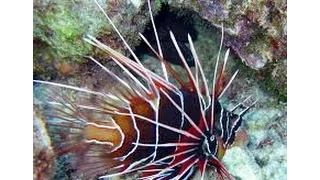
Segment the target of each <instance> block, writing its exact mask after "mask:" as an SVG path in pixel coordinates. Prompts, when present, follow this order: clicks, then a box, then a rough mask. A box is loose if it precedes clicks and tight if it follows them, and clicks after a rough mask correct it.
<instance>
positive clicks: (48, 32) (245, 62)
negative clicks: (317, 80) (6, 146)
mask: <svg viewBox="0 0 320 180" xmlns="http://www.w3.org/2000/svg"><path fill="white" fill-rule="evenodd" d="M99 3H100V4H101V5H103V8H104V9H105V10H106V11H107V13H108V14H109V16H110V17H112V20H113V22H114V23H115V25H116V26H117V27H118V29H119V30H120V32H121V33H122V35H123V36H124V38H125V39H126V40H127V41H128V43H129V44H130V46H131V47H133V48H134V49H135V52H136V53H137V54H138V55H139V56H140V57H141V58H142V59H143V62H144V64H146V66H147V67H149V68H150V69H152V70H153V71H156V72H157V71H160V69H159V67H160V63H159V62H158V61H156V60H155V59H154V57H152V55H151V54H150V53H149V52H148V51H145V47H144V46H143V43H142V42H141V40H140V38H139V36H138V33H139V32H142V33H144V34H145V35H146V36H147V37H148V33H150V32H149V30H150V29H151V26H150V22H149V21H150V17H149V14H148V8H147V5H146V2H145V1H142V0H141V1H140V0H131V1H130V0H121V1H119V0H110V1H99ZM286 6H287V2H286V1H274V0H259V1H246V0H229V1H228V0H225V1H224V0H222V1H216V0H215V1H210V0H189V1H188V0H185V1H170V0H156V1H154V2H153V10H154V12H155V13H154V16H155V21H156V26H157V28H158V29H159V30H158V31H159V35H160V39H161V42H163V43H164V44H166V42H169V41H170V38H168V33H167V31H168V29H171V30H172V31H173V32H174V33H175V34H178V35H179V36H177V41H178V42H179V44H180V45H181V46H182V47H183V48H184V49H185V50H186V51H187V50H188V44H187V33H190V34H191V36H192V37H193V39H194V45H195V48H196V51H197V54H198V56H199V59H200V60H201V62H202V65H203V67H204V71H205V74H206V77H207V78H208V79H212V71H213V67H214V63H215V59H216V55H217V53H218V49H219V43H220V38H221V23H222V22H223V23H224V28H225V39H224V44H223V45H224V50H223V51H226V49H227V48H230V50H231V56H230V57H229V58H230V59H229V64H228V69H229V70H230V71H233V70H234V69H240V72H239V74H238V76H237V78H236V79H235V80H234V82H233V84H232V86H231V87H230V89H228V95H227V96H225V97H224V99H223V105H224V106H226V107H233V106H234V105H235V104H237V102H239V101H240V100H241V99H244V98H245V97H248V96H249V95H253V96H254V97H257V98H259V102H258V103H257V105H255V107H254V108H252V110H250V111H249V112H248V113H247V115H246V116H245V117H244V121H243V128H244V129H245V130H246V133H244V134H241V138H242V141H240V142H239V144H237V145H236V146H235V147H233V148H231V149H229V150H228V151H227V153H226V155H225V157H224V158H223V159H222V160H223V162H224V163H225V165H226V167H227V169H228V170H229V172H230V173H231V174H232V175H234V176H235V177H236V179H243V180H251V179H252V180H254V179H257V180H259V179H270V180H272V179H274V180H282V179H286V178H287V103H286V101H287V34H286V33H287V32H286V28H287V27H286V23H287V20H286V19H287V17H286V15H287V10H286ZM33 8H34V9H33V23H34V29H33V47H34V49H33V55H34V59H33V71H34V73H33V76H34V79H41V80H46V81H54V82H63V83H66V84H76V85H78V86H86V87H88V88H90V87H97V86H98V87H100V88H106V87H109V86H110V85H112V82H108V80H106V79H105V74H103V73H102V72H101V70H100V69H99V68H97V67H96V66H93V64H92V63H91V62H89V61H88V60H87V59H86V58H85V56H88V55H91V56H93V57H96V59H99V60H101V61H100V62H102V63H103V64H104V65H105V66H107V67H109V68H110V69H114V71H119V68H117V66H116V65H115V64H114V63H113V62H111V61H109V59H108V57H107V56H106V55H105V54H104V53H103V52H101V51H100V50H98V49H96V48H94V47H92V46H91V45H89V44H88V43H86V42H85V41H84V40H83V39H82V38H83V37H85V36H86V35H87V34H89V35H92V36H94V37H96V38H97V39H99V40H100V41H101V42H103V43H105V44H108V45H109V46H110V47H112V48H114V49H115V50H117V51H119V52H121V53H123V54H125V55H127V56H129V52H128V51H127V50H126V48H125V47H124V46H123V44H122V42H121V41H120V39H119V38H118V37H117V35H116V33H115V32H114V31H113V30H112V28H111V26H110V25H109V24H108V22H107V21H106V19H105V17H104V16H103V14H102V13H101V11H99V9H98V8H97V7H96V5H95V3H94V2H93V1H89V0H73V1H65V0H56V1H50V0H34V5H33ZM162 32H163V33H162ZM150 37H151V36H150ZM151 42H152V40H151ZM164 49H165V50H164V51H165V52H168V56H170V58H167V59H170V62H171V63H173V64H176V65H175V66H174V68H175V69H176V70H179V69H181V67H180V66H179V62H178V60H177V57H176V56H175V54H176V53H170V52H171V47H170V44H169V43H168V46H164ZM187 57H188V56H187ZM189 63H190V65H192V63H193V62H192V60H190V62H189ZM181 73H182V72H181ZM209 85H210V84H209ZM41 93H43V91H42V90H41V87H38V86H36V85H35V86H34V120H33V124H34V133H33V138H34V139H33V146H34V147H33V148H34V151H33V161H34V179H68V178H70V177H69V176H70V173H72V170H70V169H68V168H67V167H68V159H67V158H65V157H64V158H58V159H53V158H52V157H53V154H54V152H53V149H52V148H51V147H50V143H51V142H50V137H49V136H48V134H47V133H46V129H45V126H44V124H43V121H44V119H43V118H44V117H43V116H42V115H41V112H40V111H39V110H38V107H37V102H38V99H39V98H41ZM211 175H212V173H211V172H210V171H208V172H207V176H206V177H207V178H208V179H213V178H214V177H211ZM197 177H199V176H197V175H196V176H195V177H194V179H197ZM130 178H131V177H128V179H130Z"/></svg>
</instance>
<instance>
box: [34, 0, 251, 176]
mask: <svg viewBox="0 0 320 180" xmlns="http://www.w3.org/2000/svg"><path fill="white" fill-rule="evenodd" d="M97 5H98V7H99V8H100V9H101V10H102V8H101V6H100V5H99V4H98V3H97ZM148 5H149V11H150V15H151V21H152V23H153V19H152V13H151V7H150V6H151V5H150V1H148ZM102 11H103V10H102ZM103 12H104V11H103ZM104 14H105V15H106V17H107V19H108V20H109V22H110V24H111V25H112V26H113V27H114V28H115V26H114V25H113V23H112V21H111V20H110V18H109V17H108V16H107V14H106V13H105V12H104ZM153 26H154V24H153ZM115 30H116V31H117V33H118V35H119V36H120V38H121V39H122V40H123V42H124V44H125V46H126V47H127V48H128V49H129V51H130V52H131V53H132V56H133V57H134V60H135V61H133V60H130V59H129V58H127V57H125V56H123V55H122V54H120V53H118V52H116V51H115V50H113V49H111V48H110V47H108V46H107V45H104V44H102V43H101V42H99V41H98V40H96V39H95V38H93V37H91V36H89V38H88V39H86V40H87V41H88V42H89V43H91V44H92V45H94V46H96V47H98V48H100V49H102V50H103V51H105V52H106V53H108V54H109V55H110V56H111V58H112V59H113V60H114V61H115V62H116V63H117V64H118V65H119V66H120V67H121V68H122V70H123V73H124V76H125V77H126V78H122V77H120V76H118V75H116V74H115V73H113V72H112V71H110V70H109V69H107V68H106V67H104V66H103V65H102V64H100V63H99V62H98V61H97V60H95V59H94V58H92V57H88V58H89V59H90V60H92V61H93V62H95V63H96V64H97V65H98V66H100V67H101V68H102V69H103V70H104V71H105V72H106V73H107V74H108V77H109V78H111V79H113V80H115V81H117V82H118V85H117V87H115V88H114V92H108V90H107V92H104V91H94V90H89V89H86V88H81V87H75V86H70V85H65V84H59V83H53V82H46V81H39V80H34V82H36V83H41V84H44V85H48V86H50V87H54V88H59V91H57V90H52V91H50V92H51V93H50V92H48V97H49V98H48V99H46V100H45V104H46V105H45V108H44V109H45V110H44V112H43V114H44V115H46V116H47V117H48V120H47V122H46V123H47V127H48V131H49V133H50V134H51V136H52V139H53V141H54V142H55V143H54V147H55V149H56V152H57V156H60V155H66V154H69V155H70V161H72V165H73V167H74V168H76V169H77V172H79V174H83V175H84V176H85V177H87V178H95V177H97V176H99V177H100V178H108V177H114V176H122V175H126V174H137V175H138V178H139V179H188V178H189V177H190V176H191V175H192V174H193V172H194V171H195V169H197V168H199V170H200V172H201V176H202V179H203V178H204V172H205V169H206V167H207V166H210V167H211V168H213V169H214V170H215V171H216V176H217V178H219V179H233V177H232V176H231V175H230V174H229V173H228V171H227V170H226V168H225V167H224V165H223V164H222V163H221V161H220V160H221V158H222V157H223V156H224V153H225V151H226V150H227V149H228V147H230V145H232V143H233V141H234V138H235V136H236V132H237V130H239V128H240V126H241V122H242V116H243V115H244V114H245V112H246V111H248V109H249V108H250V107H251V106H249V107H246V108H244V110H243V111H241V112H240V113H239V114H235V113H234V110H235V109H237V108H239V107H240V106H241V105H242V103H239V105H237V106H236V107H234V108H233V109H232V110H230V111H228V110H227V109H225V108H224V107H223V106H222V105H221V104H220V102H219V99H220V98H221V96H222V95H223V94H224V92H225V91H226V89H227V88H228V86H229V85H230V83H231V82H232V80H233V79H234V78H235V76H236V74H237V72H238V71H236V73H235V74H234V75H233V76H232V77H231V78H228V81H227V80H226V79H227V78H226V75H225V66H226V62H227V58H228V53H229V51H227V52H226V55H225V58H224V63H223V65H222V68H221V69H220V70H218V69H219V68H218V67H219V65H218V62H219V61H218V60H217V62H216V65H215V70H214V78H213V87H212V88H209V87H208V85H207V82H206V78H205V76H204V74H203V71H202V68H201V65H200V61H199V60H198V57H197V54H196V52H195V50H194V47H193V43H192V40H191V37H190V36H188V40H189V43H190V47H191V52H192V55H193V57H194V61H195V75H193V73H192V71H191V69H190V68H189V66H188V64H187V63H186V60H185V58H184V56H183V54H182V53H181V51H180V49H179V46H178V45H177V42H176V40H175V37H174V35H173V33H172V32H170V36H171V38H172V41H173V43H174V45H175V47H176V50H177V53H178V54H179V56H180V58H181V61H182V64H183V65H184V69H185V70H186V72H187V74H188V81H187V82H186V81H184V80H182V78H181V77H180V76H179V75H178V73H177V72H176V71H175V70H173V68H172V67H171V66H170V64H169V63H168V62H167V61H165V59H164V57H163V55H162V52H161V45H160V42H159V41H157V42H158V51H156V50H155V49H154V48H153V47H151V45H150V44H149V43H148V41H147V40H146V39H145V38H144V37H143V35H142V34H140V36H141V38H142V39H143V40H144V41H145V42H146V43H147V45H148V46H149V47H150V49H151V50H152V51H153V53H155V55H156V56H157V57H158V58H159V60H160V61H161V65H162V69H163V75H158V74H156V73H154V72H152V71H150V70H149V69H146V68H145V67H144V66H143V64H142V63H141V62H140V60H139V59H138V58H137V57H136V56H135V54H134V53H133V51H132V50H131V48H130V47H129V46H128V45H127V43H126V41H125V40H124V39H123V37H122V36H121V34H120V33H119V32H118V30H117V29H116V28H115ZM154 31H155V36H156V39H158V38H157V32H156V29H155V26H154ZM221 43H222V41H221ZM221 45H222V44H220V46H221ZM220 48H221V47H220ZM219 54H220V52H219ZM219 56H220V55H218V58H219ZM133 73H134V74H135V75H133ZM169 75H170V76H171V77H173V79H174V80H175V81H176V82H178V85H179V87H178V86H177V85H174V84H173V83H171V82H170V81H169V78H168V77H169ZM48 89H49V88H48ZM60 89H65V90H70V91H75V92H77V97H78V99H80V100H74V99H73V98H70V97H68V95H66V94H65V93H63V92H62V91H60ZM209 89H211V90H209Z"/></svg>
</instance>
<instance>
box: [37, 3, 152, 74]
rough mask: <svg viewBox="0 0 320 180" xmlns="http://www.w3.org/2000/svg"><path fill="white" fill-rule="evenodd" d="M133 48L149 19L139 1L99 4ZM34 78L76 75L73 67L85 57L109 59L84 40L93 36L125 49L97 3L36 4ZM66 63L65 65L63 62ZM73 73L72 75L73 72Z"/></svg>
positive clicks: (79, 63)
mask: <svg viewBox="0 0 320 180" xmlns="http://www.w3.org/2000/svg"><path fill="white" fill-rule="evenodd" d="M98 2H99V4H100V5H101V7H102V8H103V9H104V10H105V11H106V12H107V13H108V15H109V16H110V18H111V19H112V21H113V22H114V24H115V25H116V26H117V27H118V29H119V30H120V32H121V33H122V35H123V36H124V37H125V38H126V40H127V41H128V43H129V44H130V45H131V46H134V45H135V44H137V43H138V42H139V39H138V38H137V37H138V32H139V31H142V29H143V27H144V26H145V24H146V22H147V21H148V20H149V17H148V16H145V13H146V12H147V11H146V9H142V5H143V4H144V3H143V2H140V1H132V2H128V1H125V0H123V1H98ZM33 24H34V29H33V45H34V51H33V52H34V53H33V55H34V63H33V64H34V66H33V67H34V76H36V77H37V78H39V79H46V80H48V79H55V78H57V76H59V77H65V76H69V75H72V74H74V73H75V72H72V71H71V70H70V68H73V67H74V66H77V65H81V64H82V63H84V62H86V59H85V56H88V55H91V56H99V57H104V58H106V56H105V55H102V53H101V52H100V51H96V50H95V48H93V47H92V46H91V45H90V44H88V43H87V42H85V41H84V40H83V38H85V37H86V36H87V35H91V36H93V37H96V38H98V39H100V40H101V41H102V42H104V43H107V44H108V45H109V46H111V47H112V48H115V49H116V50H119V51H122V52H126V51H124V50H125V48H124V46H123V44H122V42H121V41H120V38H119V37H118V36H117V35H116V33H115V32H114V30H113V29H112V28H111V26H110V24H109V22H108V21H107V19H106V17H105V16H104V15H103V13H102V12H101V10H100V9H99V8H98V6H97V5H96V4H95V2H94V1H85V0H73V1H64V0H58V1H50V0H48V1H46V0H38V1H35V2H34V11H33ZM62 62H63V63H62ZM70 71H71V72H70Z"/></svg>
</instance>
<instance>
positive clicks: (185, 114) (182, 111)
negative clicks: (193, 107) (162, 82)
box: [160, 88, 205, 136]
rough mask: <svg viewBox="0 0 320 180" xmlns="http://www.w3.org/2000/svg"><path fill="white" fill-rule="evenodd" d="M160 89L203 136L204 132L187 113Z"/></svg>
mask: <svg viewBox="0 0 320 180" xmlns="http://www.w3.org/2000/svg"><path fill="white" fill-rule="evenodd" d="M160 91H161V92H162V93H163V94H164V95H165V96H166V97H167V98H168V99H169V100H170V102H171V103H172V104H173V105H174V106H175V107H176V108H177V109H178V110H179V111H180V112H181V113H182V114H183V115H184V117H186V119H187V120H188V122H189V123H190V124H191V125H192V127H194V128H195V129H196V130H197V131H198V132H199V133H200V134H201V135H202V136H205V134H204V133H203V132H202V131H201V130H200V128H199V127H198V126H197V125H196V124H195V123H194V122H193V120H192V119H191V118H190V117H189V115H188V114H187V113H186V112H185V111H184V110H183V109H182V108H181V107H180V106H179V105H178V104H177V103H176V102H174V100H173V99H172V98H171V97H170V96H169V95H168V94H167V93H166V92H165V91H164V90H163V89H162V88H160Z"/></svg>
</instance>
